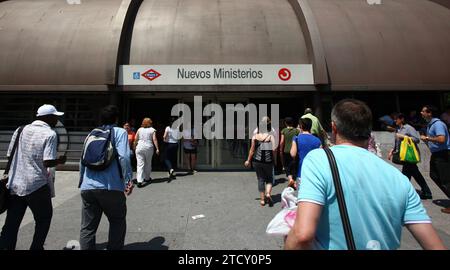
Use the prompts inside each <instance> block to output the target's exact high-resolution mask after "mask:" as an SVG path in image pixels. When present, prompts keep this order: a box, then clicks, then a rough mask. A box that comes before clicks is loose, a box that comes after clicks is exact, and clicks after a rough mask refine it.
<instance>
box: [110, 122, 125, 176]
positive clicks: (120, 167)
mask: <svg viewBox="0 0 450 270" xmlns="http://www.w3.org/2000/svg"><path fill="white" fill-rule="evenodd" d="M114 126H115V125H112V126H110V129H109V130H110V132H109V136H110V139H111V144H112V145H113V146H114V152H115V155H116V157H115V160H116V162H117V169H118V170H119V176H120V179H123V173H122V166H121V165H120V161H119V152H118V151H117V144H116V136H115V133H114ZM127 143H128V138H127Z"/></svg>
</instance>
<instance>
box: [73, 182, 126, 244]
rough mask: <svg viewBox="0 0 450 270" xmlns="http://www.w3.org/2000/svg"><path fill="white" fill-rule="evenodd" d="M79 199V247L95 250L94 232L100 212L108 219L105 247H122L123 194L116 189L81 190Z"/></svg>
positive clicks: (100, 215)
mask: <svg viewBox="0 0 450 270" xmlns="http://www.w3.org/2000/svg"><path fill="white" fill-rule="evenodd" d="M81 200H82V203H83V205H82V207H81V230H80V248H81V249H82V250H95V234H96V232H97V228H98V225H99V224H100V220H101V218H102V214H103V213H105V215H106V217H107V218H108V221H109V234H108V244H107V246H106V249H108V250H120V249H123V246H124V242H125V234H126V230H127V223H126V215H127V204H126V197H125V194H124V193H123V192H122V191H116V190H102V189H97V190H82V191H81Z"/></svg>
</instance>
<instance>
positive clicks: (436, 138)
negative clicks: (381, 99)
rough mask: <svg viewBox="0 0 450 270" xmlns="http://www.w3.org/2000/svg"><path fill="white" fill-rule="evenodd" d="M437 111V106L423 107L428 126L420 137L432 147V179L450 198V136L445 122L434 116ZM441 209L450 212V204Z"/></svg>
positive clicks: (443, 211) (422, 112)
mask: <svg viewBox="0 0 450 270" xmlns="http://www.w3.org/2000/svg"><path fill="white" fill-rule="evenodd" d="M436 112H437V109H436V107H434V106H432V105H425V106H424V107H423V108H422V111H421V112H420V113H421V114H422V117H423V119H425V121H426V122H427V123H428V126H427V135H426V136H425V135H422V136H420V139H421V140H422V141H424V142H425V143H426V144H427V145H428V148H430V152H431V158H430V177H431V179H432V180H433V181H434V182H435V183H436V185H437V186H438V187H439V188H440V189H441V190H442V192H444V193H445V195H446V196H447V197H449V198H450V136H449V132H448V128H447V126H446V125H445V123H444V122H442V120H440V119H438V118H435V117H434V114H436ZM441 211H442V213H445V214H450V206H449V207H446V208H443V209H441Z"/></svg>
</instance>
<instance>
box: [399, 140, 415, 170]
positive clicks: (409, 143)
mask: <svg viewBox="0 0 450 270" xmlns="http://www.w3.org/2000/svg"><path fill="white" fill-rule="evenodd" d="M400 160H401V161H403V162H406V163H413V164H415V163H418V162H420V155H419V151H417V147H416V144H415V143H414V142H413V140H412V139H411V137H408V136H405V138H404V139H403V141H402V143H401V144H400Z"/></svg>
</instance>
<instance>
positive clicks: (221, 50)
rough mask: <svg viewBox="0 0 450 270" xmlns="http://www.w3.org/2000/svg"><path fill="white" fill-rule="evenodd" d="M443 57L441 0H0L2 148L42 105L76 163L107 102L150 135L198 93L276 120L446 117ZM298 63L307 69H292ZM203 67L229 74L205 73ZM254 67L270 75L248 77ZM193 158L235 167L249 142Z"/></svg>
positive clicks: (212, 144) (206, 148) (446, 32)
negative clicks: (340, 108) (353, 103)
mask: <svg viewBox="0 0 450 270" xmlns="http://www.w3.org/2000/svg"><path fill="white" fill-rule="evenodd" d="M448 48H450V6H449V5H448V2H447V1H443V0H435V1H432V0H379V1H367V0H341V1H336V0H245V1H242V0H219V1H210V0H185V1H179V0H164V1H156V0H79V1H66V0H41V1H31V0H9V1H0V62H1V63H2V64H1V65H0V110H1V113H0V141H1V145H2V147H1V149H0V152H1V155H2V156H4V151H5V148H6V147H5V145H6V143H7V141H8V140H9V136H10V134H11V132H12V131H13V130H14V129H15V128H16V127H17V126H18V125H21V124H25V123H28V122H30V121H31V120H32V119H33V118H34V113H35V111H36V109H37V108H38V107H39V106H40V105H41V104H43V103H52V104H54V105H55V106H57V108H58V109H60V110H62V111H65V112H66V114H65V116H64V119H63V122H64V126H65V128H66V129H67V131H68V134H69V137H68V139H67V140H68V141H69V147H68V148H69V149H68V150H67V149H65V151H66V153H67V154H68V156H69V158H70V159H71V160H72V161H73V162H75V163H76V160H77V159H78V158H79V154H80V152H79V150H80V149H81V143H82V139H83V137H84V136H85V135H86V133H87V132H88V131H89V130H90V129H92V128H93V127H94V126H96V125H97V124H98V110H99V109H100V108H101V107H102V106H104V105H107V104H116V105H118V106H119V108H121V112H122V119H121V122H124V121H127V120H130V119H135V121H136V123H137V125H139V123H140V121H141V120H142V118H143V117H146V116H148V117H151V118H152V119H153V121H154V123H155V126H156V127H157V129H158V131H159V133H158V136H159V137H160V138H161V136H162V134H161V133H162V131H163V128H164V126H165V125H166V124H167V121H168V118H169V117H170V114H171V108H172V107H173V105H175V104H177V103H185V104H188V105H189V106H192V104H193V101H194V96H201V97H202V100H203V103H204V104H205V105H206V104H209V103H215V104H219V105H220V106H222V107H225V105H226V104H244V105H246V104H250V103H252V104H256V105H260V104H279V108H280V110H279V117H280V118H283V117H286V116H292V117H294V118H298V117H299V116H300V115H301V114H302V112H303V110H304V109H305V108H306V107H312V108H314V110H315V111H316V114H317V115H318V116H319V117H320V118H321V120H322V122H323V125H324V126H325V127H328V126H329V124H330V120H329V115H330V111H331V108H332V106H333V104H334V103H335V102H337V101H338V100H340V99H342V98H346V97H353V98H358V99H361V100H363V101H365V102H367V103H368V105H369V106H370V107H371V109H372V111H373V113H374V116H375V118H377V117H379V116H382V115H385V114H388V113H390V112H393V111H402V112H404V113H406V112H409V111H411V110H420V108H421V106H422V105H423V104H435V105H437V106H438V107H439V108H441V109H443V108H445V106H447V105H449V93H450V50H449V49H448ZM300 66H302V67H306V68H307V69H308V68H309V69H310V72H309V71H308V72H305V73H299V74H296V73H295V70H296V69H297V67H300ZM287 67H289V68H287ZM286 68H287V69H288V71H286V70H285V69H286ZM207 69H209V70H210V71H211V72H214V70H215V69H217V70H220V69H224V72H228V73H223V74H225V75H223V74H222V75H217V76H215V75H214V74H210V76H209V78H206V77H208V76H207V75H205V74H202V73H200V72H201V71H202V70H203V72H206V71H205V70H207ZM161 70H164V71H165V72H162V71H161ZM180 70H182V71H183V72H185V73H183V72H182V71H180ZM260 70H266V71H264V72H265V73H264V74H263V73H261V74H263V75H261V76H262V77H264V78H266V77H269V76H273V78H271V79H268V80H267V81H265V80H258V79H261V78H259V77H260V75H259V74H258V72H259V71H260ZM172 71H173V72H175V73H174V75H170V76H169V75H168V74H169V73H170V72H172ZM180 72H181V73H180ZM233 72H234V73H233ZM261 72H263V71H261ZM286 72H288V73H286ZM158 74H159V75H158ZM218 74H219V73H218ZM236 74H237V75H236ZM288 74H289V76H288ZM291 75H292V77H291ZM166 79H167V80H166ZM296 79H299V81H295V80H296ZM205 120H206V119H205ZM374 124H375V127H376V123H374ZM161 141H162V140H161ZM199 150H200V152H199V163H200V164H199V165H200V167H201V168H205V169H237V168H242V163H243V161H244V160H245V158H246V154H247V150H248V140H226V139H223V140H218V139H217V140H202V141H201V146H200V149H199Z"/></svg>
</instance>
